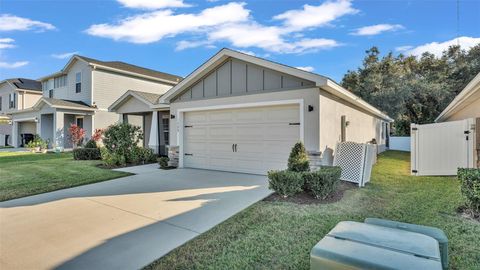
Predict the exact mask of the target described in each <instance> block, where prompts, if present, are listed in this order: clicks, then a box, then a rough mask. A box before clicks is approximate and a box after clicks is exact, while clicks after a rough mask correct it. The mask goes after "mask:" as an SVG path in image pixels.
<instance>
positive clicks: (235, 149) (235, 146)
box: [235, 144, 237, 152]
mask: <svg viewBox="0 0 480 270" xmlns="http://www.w3.org/2000/svg"><path fill="white" fill-rule="evenodd" d="M235 152H237V144H235Z"/></svg>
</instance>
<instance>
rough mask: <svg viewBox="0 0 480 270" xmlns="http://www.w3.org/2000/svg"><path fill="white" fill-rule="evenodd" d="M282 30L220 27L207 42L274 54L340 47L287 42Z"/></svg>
mask: <svg viewBox="0 0 480 270" xmlns="http://www.w3.org/2000/svg"><path fill="white" fill-rule="evenodd" d="M282 35H283V33H282V29H281V28H279V27H275V26H263V25H259V24H257V23H252V24H234V25H226V26H223V27H220V29H218V30H216V31H211V32H210V33H209V40H210V41H211V42H216V41H228V42H230V43H231V44H232V45H233V46H235V47H238V48H249V47H257V48H261V49H264V50H266V51H271V52H276V53H301V52H305V51H316V50H320V49H329V48H333V47H337V46H340V44H338V43H337V42H336V41H335V40H332V39H323V38H316V39H307V38H305V39H302V40H299V41H288V40H286V39H285V38H284V37H283V36H282Z"/></svg>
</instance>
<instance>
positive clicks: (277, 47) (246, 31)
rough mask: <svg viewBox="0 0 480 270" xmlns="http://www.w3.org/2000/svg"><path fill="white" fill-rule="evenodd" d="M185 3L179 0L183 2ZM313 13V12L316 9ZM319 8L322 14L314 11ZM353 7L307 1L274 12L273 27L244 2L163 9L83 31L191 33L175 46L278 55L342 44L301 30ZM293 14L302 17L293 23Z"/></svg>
mask: <svg viewBox="0 0 480 270" xmlns="http://www.w3.org/2000/svg"><path fill="white" fill-rule="evenodd" d="M182 3H183V2H182ZM316 12H317V13H316ZM318 12H320V13H318ZM355 12H357V10H355V9H353V8H352V7H351V3H350V1H349V0H337V1H328V2H325V3H323V4H321V5H320V6H310V5H305V6H304V7H303V9H301V10H290V11H287V12H285V13H282V14H280V15H278V16H275V19H276V20H277V21H281V22H280V24H276V25H264V24H260V23H258V22H256V21H255V20H254V18H253V17H252V16H251V11H250V10H249V9H247V8H246V4H245V3H243V2H231V3H228V4H223V5H218V6H215V7H211V8H207V9H204V10H202V11H200V12H198V13H176V12H174V11H173V10H172V9H163V10H156V11H150V12H144V13H142V14H138V15H134V16H131V17H127V18H125V19H122V20H120V21H118V22H116V23H104V24H95V25H92V26H90V27H89V28H88V29H87V30H86V33H88V34H90V35H93V36H99V37H105V38H111V39H114V40H122V41H127V42H132V43H137V44H145V43H152V42H158V41H160V40H162V39H164V38H169V37H174V36H177V35H185V34H190V35H191V36H192V40H188V39H189V38H186V39H183V40H181V41H178V42H177V43H176V50H177V51H179V50H185V49H189V48H195V47H207V48H212V47H216V45H215V44H216V43H219V42H226V43H228V44H229V45H230V46H232V47H236V48H240V49H247V48H261V49H263V50H265V51H268V52H276V53H302V52H310V51H316V50H320V49H329V48H333V47H337V46H340V44H339V43H338V42H337V41H335V40H332V39H326V38H318V37H308V38H307V37H306V36H305V34H304V33H302V32H301V29H304V28H310V27H320V26H322V25H325V24H327V23H329V22H331V21H333V20H334V19H336V18H338V17H340V16H343V15H345V14H352V13H355ZM293 15H298V16H303V17H304V18H306V21H297V20H296V19H294V18H293V17H291V16H293Z"/></svg>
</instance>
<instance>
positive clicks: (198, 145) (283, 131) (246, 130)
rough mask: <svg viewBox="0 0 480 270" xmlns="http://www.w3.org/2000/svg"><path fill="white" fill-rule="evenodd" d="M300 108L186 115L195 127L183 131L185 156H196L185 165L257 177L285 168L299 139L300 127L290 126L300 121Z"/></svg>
mask: <svg viewBox="0 0 480 270" xmlns="http://www.w3.org/2000/svg"><path fill="white" fill-rule="evenodd" d="M298 106H299V105H282V106H268V107H255V108H242V109H231V110H223V111H220V110H217V111H210V112H207V114H205V112H198V113H197V112H188V113H185V115H184V116H185V120H186V121H188V123H191V124H192V125H193V127H191V128H186V129H184V130H185V132H184V145H185V153H187V152H186V150H189V151H190V152H188V153H191V154H193V156H186V157H185V159H184V166H185V167H192V168H204V169H213V170H225V171H235V172H244V173H255V174H266V173H267V171H268V170H272V169H285V168H286V166H287V160H288V155H289V153H290V149H291V147H293V145H294V144H295V143H296V142H297V141H298V140H299V139H300V126H299V125H290V123H299V122H300V119H299V117H300V115H299V107H298ZM197 114H199V115H201V116H199V115H197ZM205 115H207V117H206V119H205V118H204V116H205ZM190 119H194V120H190ZM196 130H198V131H196ZM233 144H236V145H237V147H236V151H234V149H232V145H233Z"/></svg>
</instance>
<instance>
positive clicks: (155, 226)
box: [0, 165, 270, 269]
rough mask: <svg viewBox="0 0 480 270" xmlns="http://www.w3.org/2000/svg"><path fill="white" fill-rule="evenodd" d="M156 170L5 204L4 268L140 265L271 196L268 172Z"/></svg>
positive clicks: (0, 231) (1, 231) (0, 257)
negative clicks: (261, 173) (261, 174)
mask: <svg viewBox="0 0 480 270" xmlns="http://www.w3.org/2000/svg"><path fill="white" fill-rule="evenodd" d="M155 167H156V165H145V166H143V167H142V168H141V169H140V170H139V168H127V169H126V170H135V171H136V172H137V173H138V172H140V174H137V175H133V176H128V177H125V178H121V179H117V180H112V181H106V182H101V183H97V184H92V185H86V186H80V187H76V188H71V189H65V190H59V191H55V192H50V193H45V194H40V195H36V196H31V197H26V198H21V199H16V200H11V201H6V202H2V203H0V242H1V245H0V269H47V268H63V269H138V268H141V267H142V266H145V265H147V264H149V263H150V262H152V261H154V260H155V259H157V258H159V257H161V256H163V255H165V254H167V253H168V252H169V251H171V250H172V249H174V248H176V247H178V246H180V245H182V244H183V243H185V242H187V241H188V240H190V239H192V238H194V237H196V236H198V235H199V234H201V233H203V232H205V231H207V230H209V229H211V228H212V227H214V226H215V225H217V224H218V223H220V222H222V221H224V220H226V219H227V218H229V217H230V216H232V215H234V214H236V213H238V212H239V211H241V210H243V209H245V208H246V207H248V206H250V205H251V204H253V203H255V202H257V201H259V200H261V199H262V198H264V197H266V196H268V195H269V194H270V191H269V190H268V188H267V180H266V178H265V177H264V176H257V175H248V174H239V173H227V172H215V171H206V170H193V169H178V170H167V171H163V170H158V169H155Z"/></svg>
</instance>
